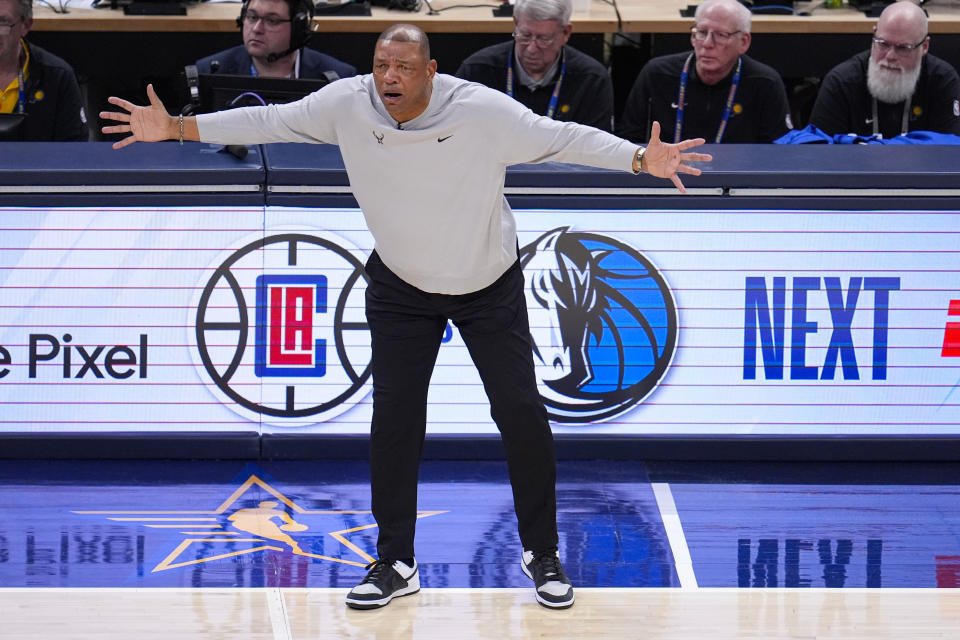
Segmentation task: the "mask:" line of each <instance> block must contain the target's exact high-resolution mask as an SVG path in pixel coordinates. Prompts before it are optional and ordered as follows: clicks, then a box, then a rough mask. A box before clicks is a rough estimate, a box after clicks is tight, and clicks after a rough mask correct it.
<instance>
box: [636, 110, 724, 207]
mask: <svg viewBox="0 0 960 640" xmlns="http://www.w3.org/2000/svg"><path fill="white" fill-rule="evenodd" d="M704 142H706V141H705V140H704V139H703V138H693V139H691V140H683V141H681V142H678V143H676V144H671V143H667V142H661V141H660V123H659V122H654V123H653V126H652V127H650V142H649V144H647V150H646V151H644V153H643V159H642V161H641V165H642V166H641V168H642V169H643V170H644V171H646V172H647V173H649V174H650V175H652V176H657V177H658V178H670V181H671V182H673V184H674V186H675V187H676V188H677V189H679V190H680V193H686V192H687V190H686V189H685V188H684V187H683V182H681V181H680V176H679V175H677V174H679V173H689V174H690V175H692V176H698V175H700V173H701V171H700V169H697V168H696V167H691V166H690V165H688V164H686V163H687V162H710V161H711V160H713V156H711V155H710V154H708V153H684V152H685V151H686V150H687V149H691V148H693V147H699V146H700V145H702V144H703V143H704Z"/></svg>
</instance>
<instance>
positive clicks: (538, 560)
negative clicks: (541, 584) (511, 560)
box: [533, 551, 560, 578]
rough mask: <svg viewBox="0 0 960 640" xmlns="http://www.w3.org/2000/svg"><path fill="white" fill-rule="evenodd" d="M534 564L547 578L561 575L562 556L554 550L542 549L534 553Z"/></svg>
mask: <svg viewBox="0 0 960 640" xmlns="http://www.w3.org/2000/svg"><path fill="white" fill-rule="evenodd" d="M533 564H534V566H536V567H537V568H539V569H540V571H542V572H543V576H544V577H545V578H549V577H550V576H559V575H560V558H558V557H557V554H556V552H554V551H541V552H540V553H535V554H534V555H533Z"/></svg>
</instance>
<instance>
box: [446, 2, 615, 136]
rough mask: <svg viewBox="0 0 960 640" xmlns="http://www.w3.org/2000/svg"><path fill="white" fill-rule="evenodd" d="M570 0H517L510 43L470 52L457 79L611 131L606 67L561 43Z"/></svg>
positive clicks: (542, 111)
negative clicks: (484, 86)
mask: <svg viewBox="0 0 960 640" xmlns="http://www.w3.org/2000/svg"><path fill="white" fill-rule="evenodd" d="M572 13H573V0H517V3H516V5H515V6H514V9H513V24H514V28H513V41H510V42H503V43H500V44H495V45H492V46H489V47H486V48H484V49H481V50H480V51H477V52H475V53H473V54H472V55H471V56H470V57H468V58H467V59H466V60H464V61H463V64H461V65H460V68H459V69H457V73H456V75H457V77H459V78H463V79H464V80H470V81H471V82H479V83H480V84H485V85H487V86H488V87H490V88H491V89H496V90H497V91H502V92H504V93H506V94H507V95H509V96H510V97H511V98H513V99H514V100H516V101H518V102H520V103H521V104H523V105H524V106H526V107H528V108H529V109H530V110H531V111H533V112H534V113H537V114H539V115H541V116H547V117H548V118H553V119H554V120H561V121H564V122H579V123H580V124H585V125H589V126H591V127H596V128H597V129H603V130H604V131H611V130H612V129H613V82H612V81H611V80H610V73H609V72H608V71H607V69H606V68H605V67H604V66H603V65H602V64H600V63H599V62H597V61H596V60H594V59H593V58H591V57H590V56H588V55H587V54H585V53H583V52H581V51H577V50H576V49H574V48H573V47H571V46H569V45H568V44H567V41H568V40H570V34H571V33H572V31H573V25H571V24H570V15H571V14H572Z"/></svg>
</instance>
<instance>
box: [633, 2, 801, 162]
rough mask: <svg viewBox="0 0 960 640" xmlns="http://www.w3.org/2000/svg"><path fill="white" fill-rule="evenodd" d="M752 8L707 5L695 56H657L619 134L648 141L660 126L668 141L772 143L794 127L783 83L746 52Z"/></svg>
mask: <svg viewBox="0 0 960 640" xmlns="http://www.w3.org/2000/svg"><path fill="white" fill-rule="evenodd" d="M750 17H751V16H750V10H749V9H747V8H746V7H744V6H743V5H742V4H740V3H739V2H737V0H705V2H702V3H701V4H700V5H699V6H698V7H697V11H696V13H695V14H694V25H695V26H694V27H693V29H692V30H691V33H690V42H691V43H692V44H693V51H685V52H683V53H675V54H670V55H665V56H660V57H657V58H653V59H652V60H650V61H649V62H648V63H647V64H646V65H644V67H643V69H642V70H641V71H640V75H638V76H637V79H636V81H635V82H634V84H633V88H632V89H631V90H630V95H629V96H628V97H627V101H626V103H625V104H624V108H623V115H622V116H621V118H620V120H619V121H618V123H617V135H619V136H620V137H622V138H626V139H627V140H632V141H634V142H645V141H646V140H647V134H648V133H649V132H650V126H651V125H652V124H653V123H654V122H659V123H660V125H661V127H663V129H662V135H663V138H664V139H665V140H681V139H683V138H687V137H690V136H694V137H698V138H704V139H706V141H707V142H713V143H720V142H735V143H749V142H772V141H773V140H775V139H777V138H779V137H780V136H782V135H783V134H785V133H786V132H787V131H788V130H790V129H792V128H793V125H792V124H791V123H790V108H789V105H788V103H787V91H786V89H785V88H784V86H783V80H782V79H781V78H780V74H778V73H777V72H776V71H775V70H774V69H773V68H771V67H769V66H767V65H765V64H762V63H760V62H757V61H756V60H754V59H753V58H750V57H749V56H747V55H746V53H747V49H749V48H750Z"/></svg>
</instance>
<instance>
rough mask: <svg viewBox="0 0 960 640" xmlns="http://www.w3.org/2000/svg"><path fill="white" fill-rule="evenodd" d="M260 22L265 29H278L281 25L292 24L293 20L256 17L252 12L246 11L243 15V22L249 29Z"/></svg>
mask: <svg viewBox="0 0 960 640" xmlns="http://www.w3.org/2000/svg"><path fill="white" fill-rule="evenodd" d="M261 20H262V21H263V26H265V27H266V28H267V29H279V28H280V26H281V25H283V24H285V23H287V22H293V20H290V19H287V20H284V19H283V18H278V17H276V16H258V15H257V14H255V13H253V12H252V11H247V12H246V13H245V14H243V21H244V22H246V23H247V24H248V25H250V26H251V27H252V26H253V25H255V24H257V22H259V21H261Z"/></svg>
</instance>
